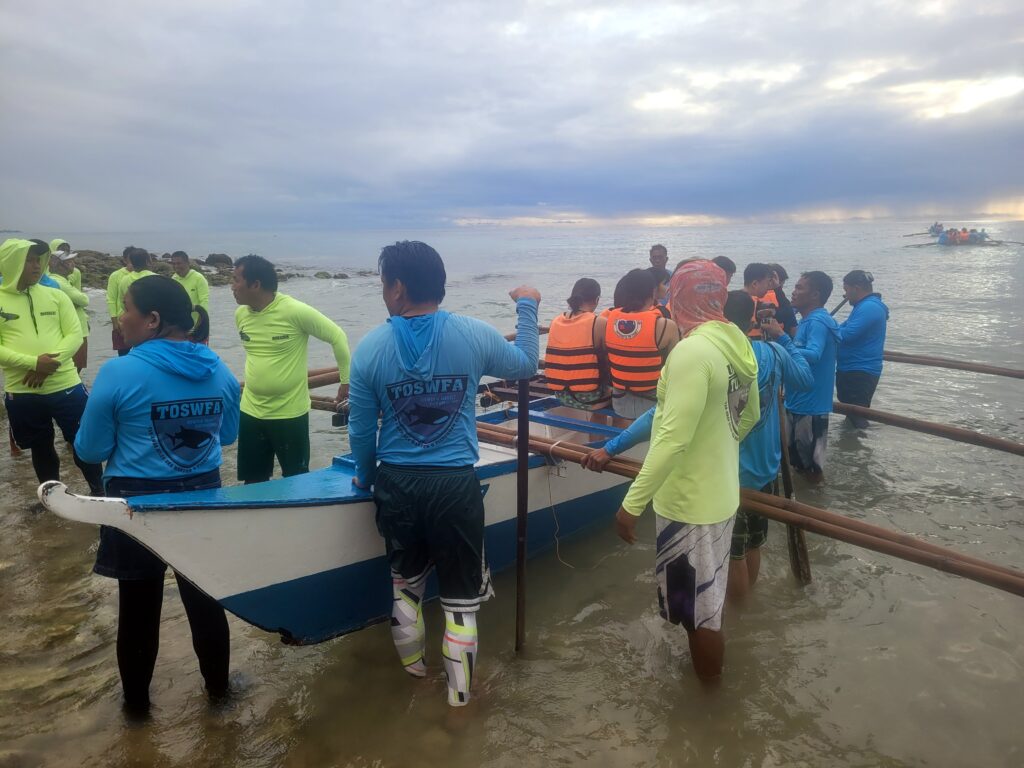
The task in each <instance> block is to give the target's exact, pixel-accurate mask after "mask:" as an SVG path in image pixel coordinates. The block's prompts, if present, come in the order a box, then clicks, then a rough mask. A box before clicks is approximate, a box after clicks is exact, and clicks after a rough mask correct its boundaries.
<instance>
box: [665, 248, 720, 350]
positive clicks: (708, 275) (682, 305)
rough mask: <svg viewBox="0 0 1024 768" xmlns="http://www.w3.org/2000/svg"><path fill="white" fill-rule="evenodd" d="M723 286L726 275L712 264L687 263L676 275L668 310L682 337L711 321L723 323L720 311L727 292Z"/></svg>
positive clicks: (669, 290)
mask: <svg viewBox="0 0 1024 768" xmlns="http://www.w3.org/2000/svg"><path fill="white" fill-rule="evenodd" d="M725 286H726V278H725V272H724V271H723V270H722V268H721V267H719V266H718V265H717V264H715V263H714V262H711V261H704V260H695V261H688V262H686V263H685V264H683V265H681V266H680V267H679V269H677V270H676V271H675V274H673V275H672V282H671V283H670V284H669V288H668V306H669V309H670V310H671V311H672V319H673V320H675V321H676V325H678V326H679V330H680V331H682V334H683V336H686V335H687V334H688V333H689V332H690V331H692V330H693V329H694V328H696V327H697V326H698V325H701V324H703V323H706V322H709V321H711V320H718V321H719V322H722V323H724V322H726V319H725V315H724V314H723V310H724V309H725V300H726V298H727V297H728V295H729V291H728V289H727V288H726V287H725Z"/></svg>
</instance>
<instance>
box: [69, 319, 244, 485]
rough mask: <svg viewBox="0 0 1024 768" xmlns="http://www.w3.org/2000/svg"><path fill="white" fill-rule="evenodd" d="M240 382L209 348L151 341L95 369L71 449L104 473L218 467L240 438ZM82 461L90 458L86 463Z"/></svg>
mask: <svg viewBox="0 0 1024 768" xmlns="http://www.w3.org/2000/svg"><path fill="white" fill-rule="evenodd" d="M240 397H241V391H240V387H239V385H238V380H237V379H236V378H235V377H234V375H233V374H232V373H231V371H230V370H228V367H227V366H226V365H224V363H223V362H222V361H221V359H220V358H219V357H218V356H217V353H215V352H214V351H213V350H211V349H210V348H209V347H206V346H203V345H202V344H193V343H192V342H190V341H168V340H167V339H151V340H150V341H146V342H143V343H142V344H139V345H138V346H137V347H134V348H132V351H131V352H130V353H128V354H127V355H126V356H125V357H115V358H113V359H111V360H108V361H107V362H106V363H104V364H103V367H102V368H100V372H99V373H98V374H97V375H96V381H95V382H94V383H93V386H92V391H91V393H90V395H89V402H88V404H87V405H86V407H85V413H84V414H83V415H82V423H81V426H80V428H79V430H78V436H77V437H76V438H75V450H76V451H77V452H78V455H79V456H80V457H82V459H83V460H84V461H89V462H100V461H106V462H107V466H106V468H105V469H104V472H103V476H104V477H105V478H110V477H147V478H180V477H188V476H190V475H199V474H202V473H204V472H209V471H211V470H213V469H216V468H218V467H219V466H220V463H221V446H224V445H230V444H231V443H233V442H234V441H235V439H236V438H237V437H238V402H239V399H240ZM86 457H88V458H86Z"/></svg>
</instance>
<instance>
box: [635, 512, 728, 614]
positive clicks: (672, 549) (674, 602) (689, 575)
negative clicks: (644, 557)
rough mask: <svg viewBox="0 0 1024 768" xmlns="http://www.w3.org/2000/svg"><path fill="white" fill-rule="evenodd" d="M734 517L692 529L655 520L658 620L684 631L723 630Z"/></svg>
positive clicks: (667, 521)
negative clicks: (661, 619)
mask: <svg viewBox="0 0 1024 768" xmlns="http://www.w3.org/2000/svg"><path fill="white" fill-rule="evenodd" d="M735 519H736V518H735V517H730V518H729V519H728V520H724V521H722V522H721V523H714V524H712V525H690V524H689V523H680V522H676V521H675V520H668V519H667V518H664V517H661V516H660V515H658V516H657V529H658V555H657V561H656V565H655V576H656V578H657V580H658V605H659V607H660V609H661V615H662V618H664V619H665V620H666V621H669V622H671V623H672V624H682V625H683V627H685V628H686V629H687V630H688V631H690V632H693V631H694V630H697V629H710V630H713V631H718V630H719V629H721V628H722V606H723V605H724V604H725V587H726V582H727V581H728V578H729V568H728V562H729V547H730V544H731V542H732V527H733V522H734V521H735Z"/></svg>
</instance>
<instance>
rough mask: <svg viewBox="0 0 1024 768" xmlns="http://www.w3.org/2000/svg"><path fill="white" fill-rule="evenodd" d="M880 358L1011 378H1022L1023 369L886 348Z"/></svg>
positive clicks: (1023, 374)
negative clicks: (912, 353) (892, 350)
mask: <svg viewBox="0 0 1024 768" xmlns="http://www.w3.org/2000/svg"><path fill="white" fill-rule="evenodd" d="M882 359H883V360H888V361H889V362H891V363H911V364H912V365H930V366H932V367H934V368H952V369H953V370H955V371H971V372H972V373H988V374H991V375H992V376H1008V377H1010V378H1011V379H1024V371H1022V370H1020V369H1018V368H1003V367H1001V366H998V365H985V364H983V363H972V362H968V361H966V360H953V359H952V358H949V357H934V356H932V355H908V354H907V353H905V352H891V351H889V350H888V349H887V350H885V352H883V353H882Z"/></svg>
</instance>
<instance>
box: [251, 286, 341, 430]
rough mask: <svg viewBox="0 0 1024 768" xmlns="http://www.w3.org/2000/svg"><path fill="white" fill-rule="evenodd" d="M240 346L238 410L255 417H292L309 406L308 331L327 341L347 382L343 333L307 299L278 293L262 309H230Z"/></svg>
mask: <svg viewBox="0 0 1024 768" xmlns="http://www.w3.org/2000/svg"><path fill="white" fill-rule="evenodd" d="M235 324H236V325H237V326H238V334H239V336H240V337H241V339H242V347H244V348H245V388H244V389H243V390H242V405H241V408H242V413H246V414H248V415H250V416H254V417H256V418H258V419H294V418H297V417H299V416H302V415H303V414H304V413H307V412H308V411H309V405H310V400H309V385H308V384H307V372H308V370H309V364H308V362H307V360H308V355H307V351H308V348H309V337H310V336H312V337H314V338H317V339H320V340H321V341H323V342H326V343H327V344H330V345H331V348H332V349H333V350H334V359H335V360H336V361H337V363H338V373H339V378H340V379H341V382H342V383H343V384H346V383H348V372H349V359H350V357H351V355H350V354H349V348H348V338H347V337H346V336H345V332H344V331H343V330H341V328H339V327H338V326H337V325H336V324H335V323H334V322H333V321H332V320H330V319H329V318H327V317H325V316H324V315H322V314H321V313H320V312H318V311H317V310H315V309H313V307H311V306H309V305H308V304H303V303H302V302H301V301H298V300H297V299H293V298H292V297H291V296H288V295H286V294H283V293H278V294H277V295H276V296H275V297H274V300H273V301H272V302H270V304H268V305H267V306H266V307H265V308H264V309H263V310H262V311H260V312H256V311H254V310H253V309H252V308H250V307H248V306H245V305H243V306H240V307H239V308H238V309H237V310H236V311H235Z"/></svg>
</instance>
